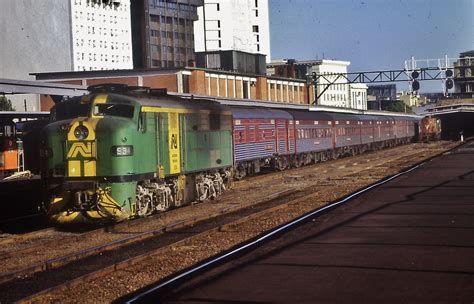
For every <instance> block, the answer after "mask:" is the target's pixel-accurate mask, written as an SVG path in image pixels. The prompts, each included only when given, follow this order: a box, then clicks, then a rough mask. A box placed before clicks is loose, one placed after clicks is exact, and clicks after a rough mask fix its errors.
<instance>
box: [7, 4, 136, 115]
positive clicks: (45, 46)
mask: <svg viewBox="0 0 474 304" xmlns="http://www.w3.org/2000/svg"><path fill="white" fill-rule="evenodd" d="M0 27H1V28H2V29H4V30H3V31H2V34H1V38H0V39H1V41H2V46H1V47H0V58H1V60H0V78H9V79H19V80H33V79H34V77H33V76H30V73H37V72H54V71H61V72H64V71H86V70H87V71H88V70H106V69H131V68H133V62H132V48H131V46H132V44H131V43H132V40H131V22H130V0H41V1H38V0H2V9H1V10H0ZM8 98H10V99H11V100H12V103H13V105H14V107H15V108H16V109H17V110H28V111H35V110H38V109H39V104H38V103H39V100H38V98H37V97H36V96H31V95H28V96H11V97H10V96H9V97H8ZM25 99H26V109H25V105H24V100H25Z"/></svg>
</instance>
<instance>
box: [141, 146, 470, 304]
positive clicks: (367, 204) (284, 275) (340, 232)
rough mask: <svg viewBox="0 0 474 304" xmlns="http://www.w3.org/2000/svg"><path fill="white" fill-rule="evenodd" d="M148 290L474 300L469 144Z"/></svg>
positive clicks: (270, 297) (173, 294)
mask: <svg viewBox="0 0 474 304" xmlns="http://www.w3.org/2000/svg"><path fill="white" fill-rule="evenodd" d="M175 285H176V284H175ZM152 296H153V297H154V298H153V300H154V301H157V300H158V301H159V302H167V301H170V302H173V303H189V302H193V303H204V302H206V303H208V302H210V303H220V302H232V303H241V302H251V303H262V302H267V303H268V302H286V303H300V302H305V303H367V302H370V303H440V302H443V303H473V301H474V141H471V142H469V143H467V144H465V145H463V146H460V147H458V148H457V149H455V150H453V151H451V152H449V153H447V154H444V155H442V156H440V157H438V158H435V159H433V160H431V161H429V162H427V163H425V164H424V165H423V166H421V167H419V168H417V169H415V170H414V171H412V172H410V173H408V174H406V175H402V176H400V177H398V178H396V179H394V180H392V181H390V182H388V183H386V184H384V185H382V186H380V187H378V188H375V189H373V190H372V191H369V192H367V193H365V194H362V195H361V196H359V197H357V198H355V199H353V200H352V201H350V202H348V203H347V204H345V205H342V206H340V207H338V208H336V209H334V210H332V211H330V212H328V213H326V214H325V215H323V216H320V217H319V218H316V219H313V220H311V221H307V222H306V223H305V224H302V225H300V226H299V227H297V228H296V229H293V230H292V231H290V232H287V233H285V234H284V235H282V236H281V237H279V238H278V239H274V240H272V241H270V242H268V243H266V244H265V245H264V246H263V247H260V248H258V249H256V250H254V251H252V252H251V253H248V254H245V255H243V256H241V257H240V258H238V259H236V260H233V261H231V262H229V263H226V264H224V265H221V266H219V267H216V268H214V269H212V270H211V271H208V272H206V273H201V274H199V275H198V276H196V277H195V278H194V279H188V280H187V282H186V283H185V284H183V285H178V286H171V287H170V288H168V289H166V290H161V291H159V292H157V293H155V294H152ZM140 300H146V301H149V300H150V298H146V299H144V298H141V299H140Z"/></svg>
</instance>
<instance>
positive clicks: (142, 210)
mask: <svg viewBox="0 0 474 304" xmlns="http://www.w3.org/2000/svg"><path fill="white" fill-rule="evenodd" d="M152 211H153V209H152V208H151V197H150V196H149V195H144V196H143V197H142V199H141V200H139V201H137V215H138V216H147V215H149V214H151V212H152Z"/></svg>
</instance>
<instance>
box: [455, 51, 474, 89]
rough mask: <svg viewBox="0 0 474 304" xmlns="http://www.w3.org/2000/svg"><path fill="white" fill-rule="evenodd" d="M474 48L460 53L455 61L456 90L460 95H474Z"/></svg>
mask: <svg viewBox="0 0 474 304" xmlns="http://www.w3.org/2000/svg"><path fill="white" fill-rule="evenodd" d="M473 78H474V50H472V51H467V52H463V53H461V54H459V60H458V61H456V62H455V63H454V86H455V88H454V92H455V95H458V96H459V97H466V98H472V97H474V80H473Z"/></svg>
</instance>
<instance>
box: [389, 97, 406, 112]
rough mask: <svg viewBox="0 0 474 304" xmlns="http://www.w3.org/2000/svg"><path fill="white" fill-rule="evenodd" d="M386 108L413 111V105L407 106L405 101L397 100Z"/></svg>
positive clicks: (395, 110) (392, 110) (393, 110)
mask: <svg viewBox="0 0 474 304" xmlns="http://www.w3.org/2000/svg"><path fill="white" fill-rule="evenodd" d="M385 110H387V111H391V112H405V113H412V110H411V107H410V106H407V105H406V104H405V103H404V102H403V101H400V100H397V101H395V102H392V103H390V104H389V105H388V106H387V107H386V108H385Z"/></svg>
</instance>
